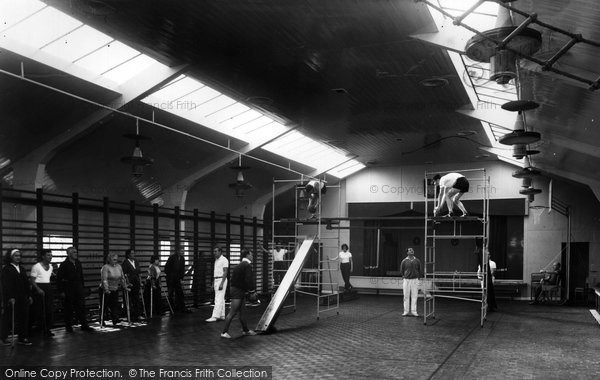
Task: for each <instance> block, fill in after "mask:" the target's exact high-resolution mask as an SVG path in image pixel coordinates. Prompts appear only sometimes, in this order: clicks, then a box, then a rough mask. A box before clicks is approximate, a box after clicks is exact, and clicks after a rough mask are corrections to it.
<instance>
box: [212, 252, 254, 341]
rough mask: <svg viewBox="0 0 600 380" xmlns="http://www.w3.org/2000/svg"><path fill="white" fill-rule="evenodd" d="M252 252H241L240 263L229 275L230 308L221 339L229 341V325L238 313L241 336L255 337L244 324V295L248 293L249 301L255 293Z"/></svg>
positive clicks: (252, 299)
mask: <svg viewBox="0 0 600 380" xmlns="http://www.w3.org/2000/svg"><path fill="white" fill-rule="evenodd" d="M251 260H252V252H250V250H248V249H243V250H242V262H241V263H239V264H238V266H236V267H235V269H234V270H233V273H232V275H231V290H230V295H231V308H230V309H229V314H227V318H225V325H224V326H223V330H222V332H221V338H225V339H231V335H229V332H228V330H229V325H230V324H231V321H232V320H233V317H235V315H236V314H238V313H239V319H240V323H241V324H242V334H243V335H245V336H252V335H256V332H254V331H253V330H249V329H248V324H247V323H246V300H245V298H246V293H249V298H250V300H251V301H255V300H256V291H255V290H254V275H253V274H252V261H251Z"/></svg>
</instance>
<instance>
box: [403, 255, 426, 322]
mask: <svg viewBox="0 0 600 380" xmlns="http://www.w3.org/2000/svg"><path fill="white" fill-rule="evenodd" d="M406 253H407V256H406V258H405V259H404V260H402V263H400V273H401V274H402V277H404V281H403V283H402V292H403V295H404V313H402V316H407V315H408V313H409V312H410V314H411V315H414V316H415V317H418V316H419V314H418V313H417V296H418V294H419V281H420V278H421V277H422V273H423V272H422V270H421V261H419V259H417V258H416V257H415V251H414V250H413V249H412V248H408V249H407V250H406Z"/></svg>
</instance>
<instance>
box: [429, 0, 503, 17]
mask: <svg viewBox="0 0 600 380" xmlns="http://www.w3.org/2000/svg"><path fill="white" fill-rule="evenodd" d="M477 1H478V0H438V3H439V5H440V7H441V8H447V11H450V10H457V11H460V12H464V11H466V10H467V9H469V8H471V7H472V6H473V5H475V4H476V3H477ZM475 12H477V13H482V14H488V15H492V16H495V15H496V14H497V13H498V4H496V3H494V2H492V1H485V2H484V3H483V4H481V5H480V6H478V7H477V8H476V9H475Z"/></svg>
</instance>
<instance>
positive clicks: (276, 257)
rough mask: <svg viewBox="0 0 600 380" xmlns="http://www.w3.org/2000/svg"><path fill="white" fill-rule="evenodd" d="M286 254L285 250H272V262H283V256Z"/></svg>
mask: <svg viewBox="0 0 600 380" xmlns="http://www.w3.org/2000/svg"><path fill="white" fill-rule="evenodd" d="M287 252H288V251H287V249H283V248H281V249H279V251H278V250H276V249H272V250H271V253H272V254H273V261H283V260H285V254H286V253H287Z"/></svg>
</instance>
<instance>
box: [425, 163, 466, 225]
mask: <svg viewBox="0 0 600 380" xmlns="http://www.w3.org/2000/svg"><path fill="white" fill-rule="evenodd" d="M433 181H434V183H435V184H436V185H438V186H439V187H440V190H439V196H438V203H437V207H436V208H435V209H434V210H433V216H437V215H438V214H439V213H440V211H441V210H442V207H444V201H446V205H447V206H448V214H447V215H445V216H448V217H452V216H454V212H453V209H454V205H456V206H457V207H458V208H459V209H460V211H462V213H463V214H462V215H461V216H467V209H466V208H465V206H464V205H463V204H462V202H461V201H460V198H461V197H462V196H463V194H464V193H466V192H468V191H469V181H468V180H467V179H466V178H465V176H464V175H462V174H460V173H448V174H446V175H445V176H443V177H440V175H439V174H436V175H435V176H434V177H433Z"/></svg>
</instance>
